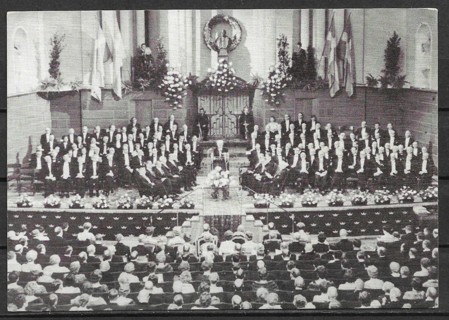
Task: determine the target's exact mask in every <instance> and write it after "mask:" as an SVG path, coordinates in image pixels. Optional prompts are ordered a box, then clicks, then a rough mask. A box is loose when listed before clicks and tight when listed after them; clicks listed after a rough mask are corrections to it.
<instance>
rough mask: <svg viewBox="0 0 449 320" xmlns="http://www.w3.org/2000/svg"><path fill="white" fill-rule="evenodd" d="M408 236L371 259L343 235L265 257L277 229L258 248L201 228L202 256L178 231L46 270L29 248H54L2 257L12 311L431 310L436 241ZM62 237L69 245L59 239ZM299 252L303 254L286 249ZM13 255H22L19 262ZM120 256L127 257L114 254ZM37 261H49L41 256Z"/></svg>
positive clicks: (71, 258)
mask: <svg viewBox="0 0 449 320" xmlns="http://www.w3.org/2000/svg"><path fill="white" fill-rule="evenodd" d="M410 229H411V230H410ZM33 231H34V230H33ZM33 231H32V233H33ZM59 231H60V230H58V232H59ZM150 231H151V230H150ZM302 231H303V232H304V230H302ZM414 231H417V230H413V228H406V232H405V233H404V234H403V235H402V236H401V237H400V238H399V240H395V239H393V235H392V230H387V229H385V230H384V235H383V236H381V237H380V238H379V239H377V245H376V246H377V248H376V250H374V251H367V250H362V242H364V241H365V240H363V241H360V240H359V239H354V240H350V239H348V238H347V235H346V233H345V231H344V230H341V232H340V237H339V238H338V239H334V240H335V241H333V242H331V243H328V242H327V239H326V237H325V235H323V234H320V236H319V238H318V241H317V242H316V243H312V242H310V238H309V239H308V240H306V241H302V236H303V232H297V234H295V235H294V237H293V241H291V242H290V243H289V242H285V241H283V242H281V245H280V250H274V251H273V252H270V251H269V250H268V251H267V250H266V249H265V246H266V244H268V243H269V241H271V240H273V239H272V238H274V237H273V234H274V235H275V236H276V237H277V235H276V233H275V231H274V230H271V232H270V234H269V237H268V238H267V239H264V241H263V242H264V243H265V244H264V243H257V242H254V241H253V240H252V236H253V235H252V233H251V232H246V231H245V230H244V228H243V227H242V226H239V228H238V230H237V231H236V232H234V233H232V234H231V232H228V233H227V234H226V238H225V240H224V241H221V242H219V241H218V240H217V237H216V235H213V234H212V233H211V232H210V228H209V227H208V226H207V225H206V226H205V228H204V231H203V233H202V234H201V236H200V237H199V238H198V239H197V241H196V242H197V246H196V247H197V248H198V251H195V245H194V244H192V243H188V242H186V241H185V239H183V235H182V233H181V230H180V229H179V228H177V229H175V230H173V231H172V232H171V234H167V237H157V238H158V239H156V238H155V237H153V236H152V234H151V233H150V234H145V235H142V236H140V237H139V243H138V244H137V245H136V246H134V247H132V248H131V247H128V246H126V245H125V244H124V243H123V239H122V238H121V237H120V236H118V241H117V243H116V244H115V245H108V246H107V245H106V244H102V245H103V246H102V248H103V249H101V250H103V251H99V252H96V245H98V244H101V243H95V244H89V245H87V247H85V248H83V249H82V251H81V252H80V253H79V254H77V255H71V254H70V253H69V254H68V255H66V254H64V263H61V262H62V260H63V259H62V257H63V256H61V255H58V254H52V255H51V256H50V257H48V256H47V257H48V263H47V262H45V259H43V260H41V261H39V262H40V263H42V264H40V263H37V261H38V256H39V254H38V252H37V251H36V250H35V249H37V248H36V247H37V246H42V245H43V243H44V241H50V242H51V240H44V239H43V240H42V241H41V243H37V242H32V241H31V243H32V246H31V248H27V249H28V251H27V252H26V253H25V255H24V256H25V260H26V261H25V262H21V260H20V259H18V257H19V256H22V257H23V253H24V251H23V249H24V248H23V247H22V248H21V247H18V248H16V247H17V246H21V245H20V244H16V247H14V250H10V251H9V252H8V276H9V282H10V283H9V286H8V289H9V302H10V310H18V311H24V310H36V309H35V308H41V309H40V310H42V309H45V310H47V309H48V308H50V310H52V308H53V307H54V308H56V309H58V305H61V306H62V307H61V308H63V309H64V308H68V309H70V310H85V309H86V308H87V309H92V308H96V307H99V308H108V307H110V306H111V305H114V304H115V305H120V306H124V305H128V306H129V305H131V307H130V308H149V307H150V306H153V307H154V306H157V308H170V309H173V308H175V309H176V308H178V309H179V308H189V309H208V308H212V309H213V308H217V307H215V306H216V305H219V307H220V308H231V306H232V305H233V304H234V305H235V304H238V305H239V306H240V307H242V308H243V306H241V304H243V302H245V301H246V302H248V303H249V304H251V306H252V308H255V307H257V308H262V309H276V308H280V307H282V308H295V306H296V307H297V305H300V306H302V307H305V305H307V306H308V308H342V307H348V308H354V307H373V308H375V307H381V306H383V307H386V308H397V307H402V306H404V305H406V304H407V305H408V304H410V306H413V307H431V306H434V305H435V300H436V298H437V297H438V249H437V247H436V246H435V245H434V243H435V239H436V240H437V234H435V232H433V233H432V234H429V232H427V233H426V235H424V229H423V231H420V230H419V232H417V233H415V232H414ZM421 232H422V234H421ZM34 233H35V234H36V232H34ZM25 236H26V237H27V236H28V235H25ZM30 236H31V235H30ZM92 236H93V235H92ZM92 236H91V234H90V231H89V230H88V229H85V230H83V231H82V232H81V233H79V234H78V235H77V241H86V240H90V241H92V240H93V241H94V242H95V240H96V237H95V236H93V237H92ZM22 237H24V235H22ZM50 238H51V237H50ZM62 238H66V237H64V234H62ZM242 238H243V239H244V240H245V241H244V242H243V243H242V241H240V240H241V239H242ZM182 240H184V242H183V241H182ZM396 241H399V242H400V244H401V245H400V251H403V250H404V248H408V251H407V253H406V254H405V253H404V252H402V254H401V252H400V251H399V252H395V250H396V249H395V248H396V246H389V245H387V244H391V243H394V242H396ZM304 242H305V243H304ZM301 244H303V245H304V246H303V249H302V251H300V252H293V250H292V251H291V250H290V248H293V247H295V246H296V247H298V246H301ZM33 245H35V246H36V247H33ZM420 245H421V247H419V246H420ZM47 247H49V248H50V247H51V245H50V243H47ZM17 249H20V250H22V252H20V250H19V254H18V253H17V252H16V251H17ZM117 249H120V250H122V251H121V252H120V253H125V254H124V255H117V254H116V253H117ZM123 249H124V250H123ZM242 250H243V251H242ZM246 250H248V251H246ZM294 250H298V249H294ZM299 250H301V249H299ZM429 250H431V253H430V255H429V253H428V252H429ZM41 254H43V255H44V256H45V252H44V253H42V252H41ZM42 258H43V257H41V259H42ZM416 262H418V263H419V265H416ZM66 265H67V266H68V267H66ZM51 293H54V295H51ZM235 295H237V296H239V297H240V298H236V297H234V296H235ZM206 296H207V297H206ZM298 296H300V297H298ZM269 297H270V298H269ZM206 298H207V299H206ZM85 300H87V302H85V303H84V301H85ZM298 300H300V301H301V303H299V301H298ZM55 301H56V302H55ZM80 301H81V302H80ZM117 301H119V302H117ZM239 301H240V303H237V302H239ZM33 302H34V303H33ZM337 302H338V303H337ZM281 304H282V306H280V305H281ZM303 304H304V305H303ZM245 305H247V304H245ZM331 305H332V306H331ZM133 306H134V307H133ZM169 306H170V307H169ZM64 310H65V309H64Z"/></svg>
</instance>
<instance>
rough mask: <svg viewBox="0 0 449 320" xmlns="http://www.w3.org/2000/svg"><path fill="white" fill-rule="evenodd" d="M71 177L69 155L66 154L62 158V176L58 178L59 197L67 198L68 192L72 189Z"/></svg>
mask: <svg viewBox="0 0 449 320" xmlns="http://www.w3.org/2000/svg"><path fill="white" fill-rule="evenodd" d="M71 184H72V177H71V176H70V155H68V154H66V155H64V156H63V162H62V174H61V176H60V177H59V191H60V193H61V197H64V196H65V197H67V198H68V197H69V192H70V190H71V189H72V188H71Z"/></svg>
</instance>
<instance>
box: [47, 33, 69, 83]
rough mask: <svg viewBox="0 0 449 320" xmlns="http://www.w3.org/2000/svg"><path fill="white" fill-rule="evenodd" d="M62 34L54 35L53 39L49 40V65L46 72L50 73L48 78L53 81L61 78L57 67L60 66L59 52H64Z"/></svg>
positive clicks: (63, 36)
mask: <svg viewBox="0 0 449 320" xmlns="http://www.w3.org/2000/svg"><path fill="white" fill-rule="evenodd" d="M64 39H65V35H64V34H62V35H61V34H59V33H55V34H54V35H53V37H51V38H50V45H51V49H50V63H49V69H48V72H49V73H50V77H51V78H52V79H54V80H58V79H59V77H60V76H61V71H60V70H59V67H60V65H61V62H60V58H61V52H62V50H64V47H65V46H64V44H63V43H64Z"/></svg>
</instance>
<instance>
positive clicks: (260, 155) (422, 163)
mask: <svg viewBox="0 0 449 320" xmlns="http://www.w3.org/2000/svg"><path fill="white" fill-rule="evenodd" d="M255 129H257V130H258V128H257V126H255ZM258 137H261V138H262V139H258ZM246 154H247V157H248V160H249V164H250V165H249V168H248V170H247V171H246V172H244V173H243V174H242V177H241V178H242V185H243V186H244V187H246V188H248V190H250V192H251V193H253V192H262V191H263V192H267V191H269V192H272V193H273V194H278V193H280V192H282V191H283V190H284V188H285V186H292V187H295V188H297V190H298V191H299V192H303V191H304V190H305V189H308V188H312V189H317V190H319V191H320V192H322V193H323V194H324V193H325V192H327V191H329V190H331V189H333V190H335V189H337V190H344V189H345V188H346V187H347V180H348V178H354V179H355V180H356V182H357V187H358V188H359V189H360V190H362V191H365V190H369V191H375V190H380V189H389V190H391V191H394V190H396V189H398V188H400V187H402V186H404V185H405V186H410V187H412V188H415V189H423V188H426V187H428V186H429V185H430V184H431V180H432V175H433V174H435V166H434V164H433V162H432V158H431V157H430V155H429V153H428V151H427V148H426V147H425V146H422V147H420V146H419V144H418V142H417V141H415V140H414V139H413V138H412V136H411V132H410V131H408V130H407V131H405V133H404V136H403V137H401V136H399V135H398V134H397V132H396V130H395V129H394V128H393V126H392V124H390V123H389V124H388V125H387V129H386V130H383V129H382V128H381V127H380V124H379V123H376V124H375V125H374V128H370V127H369V126H368V125H367V123H366V122H365V121H363V122H362V123H361V125H360V127H359V128H356V129H353V130H348V131H346V132H345V131H342V132H340V133H337V130H336V129H335V128H333V127H332V125H331V124H330V123H328V124H326V126H324V129H322V126H321V124H320V122H319V121H318V120H317V118H316V117H315V116H312V118H311V120H310V121H309V122H307V121H306V120H305V119H304V116H303V114H302V113H299V115H298V119H297V120H296V121H292V120H291V118H290V116H289V115H285V117H284V120H283V121H282V122H281V123H277V122H276V121H275V119H274V118H273V117H271V118H270V122H269V123H268V124H267V125H266V127H265V132H261V133H260V132H258V131H256V130H254V131H253V132H252V133H251V135H250V138H249V142H248V146H247V149H246ZM267 158H268V159H269V161H267ZM285 163H287V165H285ZM273 166H277V168H276V170H274V171H273V172H272V174H271V173H270V174H266V172H269V171H267V169H268V168H270V167H273ZM268 185H269V186H270V187H269V188H268V187H267V186H268Z"/></svg>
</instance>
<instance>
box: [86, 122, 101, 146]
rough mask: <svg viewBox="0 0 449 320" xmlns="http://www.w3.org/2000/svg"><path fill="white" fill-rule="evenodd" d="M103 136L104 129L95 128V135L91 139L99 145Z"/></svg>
mask: <svg viewBox="0 0 449 320" xmlns="http://www.w3.org/2000/svg"><path fill="white" fill-rule="evenodd" d="M103 135H104V132H103V129H101V127H100V126H95V129H94V133H93V134H92V136H91V139H92V138H95V141H96V144H97V145H99V144H100V141H101V140H103V139H102V137H103ZM89 144H90V143H89Z"/></svg>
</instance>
